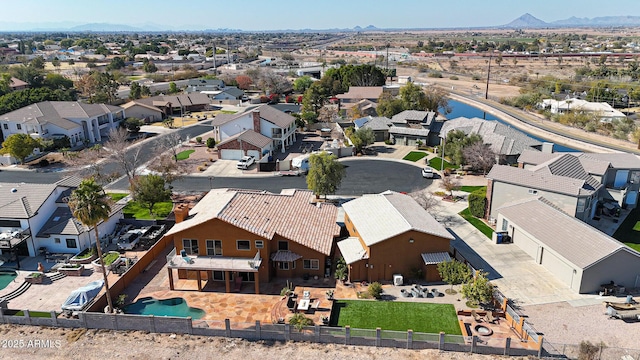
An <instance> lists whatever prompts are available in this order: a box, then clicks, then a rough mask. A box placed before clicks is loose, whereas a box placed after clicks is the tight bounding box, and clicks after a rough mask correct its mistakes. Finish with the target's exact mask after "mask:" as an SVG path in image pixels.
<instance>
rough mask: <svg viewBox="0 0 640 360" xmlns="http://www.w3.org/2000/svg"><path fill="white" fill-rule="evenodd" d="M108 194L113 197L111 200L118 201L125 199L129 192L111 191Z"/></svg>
mask: <svg viewBox="0 0 640 360" xmlns="http://www.w3.org/2000/svg"><path fill="white" fill-rule="evenodd" d="M108 195H109V197H110V198H111V200H113V201H114V202H117V201H118V200H122V199H124V198H125V197H127V195H129V194H125V193H109V194H108Z"/></svg>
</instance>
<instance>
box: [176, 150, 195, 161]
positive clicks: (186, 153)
mask: <svg viewBox="0 0 640 360" xmlns="http://www.w3.org/2000/svg"><path fill="white" fill-rule="evenodd" d="M194 152H196V151H195V150H185V151H181V152H179V153H178V154H177V155H176V160H178V161H180V160H187V159H188V158H189V155H191V154H193V153H194Z"/></svg>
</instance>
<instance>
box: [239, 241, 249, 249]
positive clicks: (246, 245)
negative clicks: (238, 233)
mask: <svg viewBox="0 0 640 360" xmlns="http://www.w3.org/2000/svg"><path fill="white" fill-rule="evenodd" d="M236 245H237V247H238V250H251V242H250V241H249V240H236Z"/></svg>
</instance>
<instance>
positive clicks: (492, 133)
mask: <svg viewBox="0 0 640 360" xmlns="http://www.w3.org/2000/svg"><path fill="white" fill-rule="evenodd" d="M454 130H461V131H463V132H464V133H466V134H472V133H473V134H479V135H480V136H482V140H483V141H484V143H485V144H491V149H492V150H493V151H494V152H495V153H497V154H503V155H517V154H521V153H522V152H523V151H524V150H526V149H529V148H531V147H534V146H541V145H542V143H541V142H540V141H538V140H535V139H533V138H531V137H529V136H527V135H526V134H524V133H522V132H520V131H519V130H517V129H514V128H512V127H510V126H507V125H504V124H502V123H500V122H498V121H495V120H494V121H490V120H483V119H479V118H470V119H469V118H464V117H459V118H456V119H452V120H448V121H446V122H444V124H443V125H442V129H441V130H440V137H445V136H447V134H448V133H449V132H450V131H454Z"/></svg>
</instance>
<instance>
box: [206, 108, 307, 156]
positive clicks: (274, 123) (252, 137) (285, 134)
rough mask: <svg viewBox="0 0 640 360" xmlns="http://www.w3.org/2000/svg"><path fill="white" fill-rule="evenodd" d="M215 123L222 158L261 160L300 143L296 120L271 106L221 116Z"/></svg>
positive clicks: (215, 134)
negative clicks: (243, 157) (245, 156)
mask: <svg viewBox="0 0 640 360" xmlns="http://www.w3.org/2000/svg"><path fill="white" fill-rule="evenodd" d="M211 124H212V125H213V133H214V137H215V139H216V141H217V142H218V149H219V151H220V158H221V159H227V160H237V159H240V158H241V157H242V156H244V155H253V156H255V157H256V158H257V159H260V158H262V156H264V155H265V154H267V153H269V151H271V150H276V149H280V150H281V151H282V152H284V151H285V148H286V147H288V146H289V145H291V144H293V143H294V142H295V141H296V119H295V118H294V117H293V116H291V115H289V114H286V113H284V112H282V111H280V110H277V109H275V108H273V107H272V106H270V105H261V106H259V107H257V108H256V109H253V110H252V111H247V112H244V113H240V114H221V115H218V116H216V117H215V118H214V119H213V121H212V122H211ZM247 133H251V134H247ZM243 137H245V139H244V141H243V139H242V138H243Z"/></svg>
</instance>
